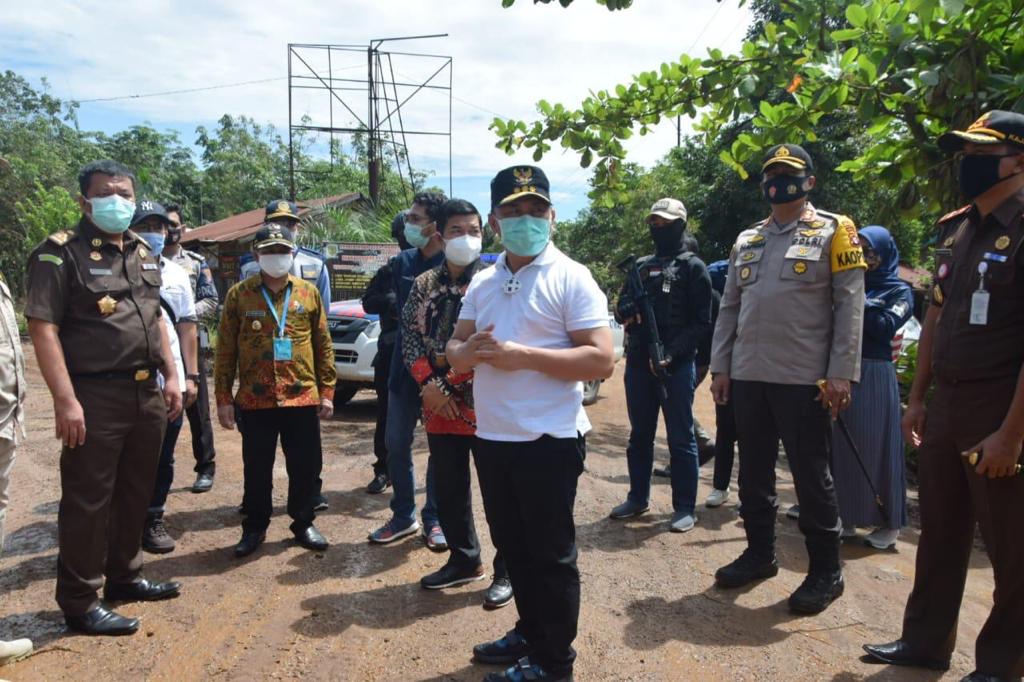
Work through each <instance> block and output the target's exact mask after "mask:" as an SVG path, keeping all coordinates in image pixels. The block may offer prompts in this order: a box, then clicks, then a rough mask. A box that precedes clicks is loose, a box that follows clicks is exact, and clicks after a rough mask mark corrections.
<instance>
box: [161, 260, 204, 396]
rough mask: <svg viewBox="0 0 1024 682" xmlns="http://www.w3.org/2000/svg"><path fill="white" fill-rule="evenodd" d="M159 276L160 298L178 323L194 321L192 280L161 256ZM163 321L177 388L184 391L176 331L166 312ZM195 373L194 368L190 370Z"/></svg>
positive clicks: (183, 370) (194, 305)
mask: <svg viewBox="0 0 1024 682" xmlns="http://www.w3.org/2000/svg"><path fill="white" fill-rule="evenodd" d="M160 276H161V278H162V280H163V283H162V284H161V285H160V298H161V299H162V300H163V301H164V303H166V304H167V307H169V308H170V309H171V310H172V311H174V316H175V317H176V318H178V319H177V321H178V322H195V321H196V297H195V295H194V294H193V293H192V280H191V279H189V276H188V273H187V272H186V271H185V269H184V268H183V267H181V266H180V265H178V264H177V263H174V262H172V261H170V260H168V259H167V258H164V257H163V256H161V257H160ZM163 321H164V324H165V325H166V326H167V337H168V338H169V339H170V341H171V353H172V354H173V355H174V363H175V365H177V368H178V386H180V387H181V390H182V391H184V390H185V365H184V363H183V362H182V359H181V344H180V343H179V341H178V331H177V330H176V329H175V328H174V322H173V321H172V320H171V316H170V315H168V314H167V311H166V310H164V311H163ZM190 369H192V370H193V371H195V369H196V368H195V367H192V368H190ZM160 385H161V386H163V377H161V378H160Z"/></svg>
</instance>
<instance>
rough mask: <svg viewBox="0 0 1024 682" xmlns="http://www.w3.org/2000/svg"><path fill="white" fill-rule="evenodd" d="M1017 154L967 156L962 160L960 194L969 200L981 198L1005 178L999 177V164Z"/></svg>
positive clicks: (959, 173)
mask: <svg viewBox="0 0 1024 682" xmlns="http://www.w3.org/2000/svg"><path fill="white" fill-rule="evenodd" d="M1007 156H1017V154H998V155H995V154H967V155H965V156H964V157H963V158H961V159H960V170H959V172H958V175H959V176H960V177H959V179H960V192H961V193H963V195H964V196H965V197H967V198H968V199H975V198H977V197H980V196H981V195H982V194H984V193H985V192H987V191H989V190H990V189H992V188H993V187H995V186H996V185H998V184H999V183H1000V182H1002V181H1003V180H1007V179H1008V178H1009V177H1011V176H1007V177H1005V178H1001V177H999V162H1000V161H1002V160H1003V159H1005V158H1006V157H1007Z"/></svg>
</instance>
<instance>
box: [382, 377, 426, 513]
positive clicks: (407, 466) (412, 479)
mask: <svg viewBox="0 0 1024 682" xmlns="http://www.w3.org/2000/svg"><path fill="white" fill-rule="evenodd" d="M421 406H422V403H421V402H420V397H419V395H418V394H417V393H416V392H415V390H409V389H408V388H407V387H406V386H404V385H403V386H402V387H401V388H399V389H397V390H395V389H392V390H391V391H390V392H389V393H388V423H387V429H386V432H385V435H384V442H385V445H386V447H387V451H388V475H389V476H390V477H391V488H392V493H391V513H392V515H393V520H394V521H395V522H397V523H398V524H400V525H401V526H403V527H404V526H408V525H409V524H411V523H412V522H413V521H415V520H416V473H415V471H414V470H413V463H412V439H413V435H414V433H415V431H416V422H417V420H418V419H419V417H420V409H421ZM437 522H438V520H437V505H436V504H435V502H434V467H433V458H428V459H427V502H426V504H424V505H423V526H424V527H425V528H429V527H430V526H432V525H434V524H435V523H437Z"/></svg>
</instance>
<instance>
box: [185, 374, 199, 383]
mask: <svg viewBox="0 0 1024 682" xmlns="http://www.w3.org/2000/svg"><path fill="white" fill-rule="evenodd" d="M201 378H202V377H201V375H199V374H187V375H185V380H186V381H195V382H198V381H199V379H201Z"/></svg>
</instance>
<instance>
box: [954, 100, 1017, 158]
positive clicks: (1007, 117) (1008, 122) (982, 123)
mask: <svg viewBox="0 0 1024 682" xmlns="http://www.w3.org/2000/svg"><path fill="white" fill-rule="evenodd" d="M967 142H973V143H974V144H1009V145H1013V146H1015V147H1020V148H1022V149H1024V114H1018V113H1016V112H1013V111H1001V110H999V109H993V110H992V111H990V112H988V113H986V114H982V116H981V118H979V119H978V120H977V121H975V122H974V123H972V124H971V125H970V126H968V128H967V130H951V131H949V132H948V133H946V134H944V135H942V136H940V137H939V148H940V149H942V151H944V152H958V151H960V150H961V149H963V148H964V144H966V143H967Z"/></svg>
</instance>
